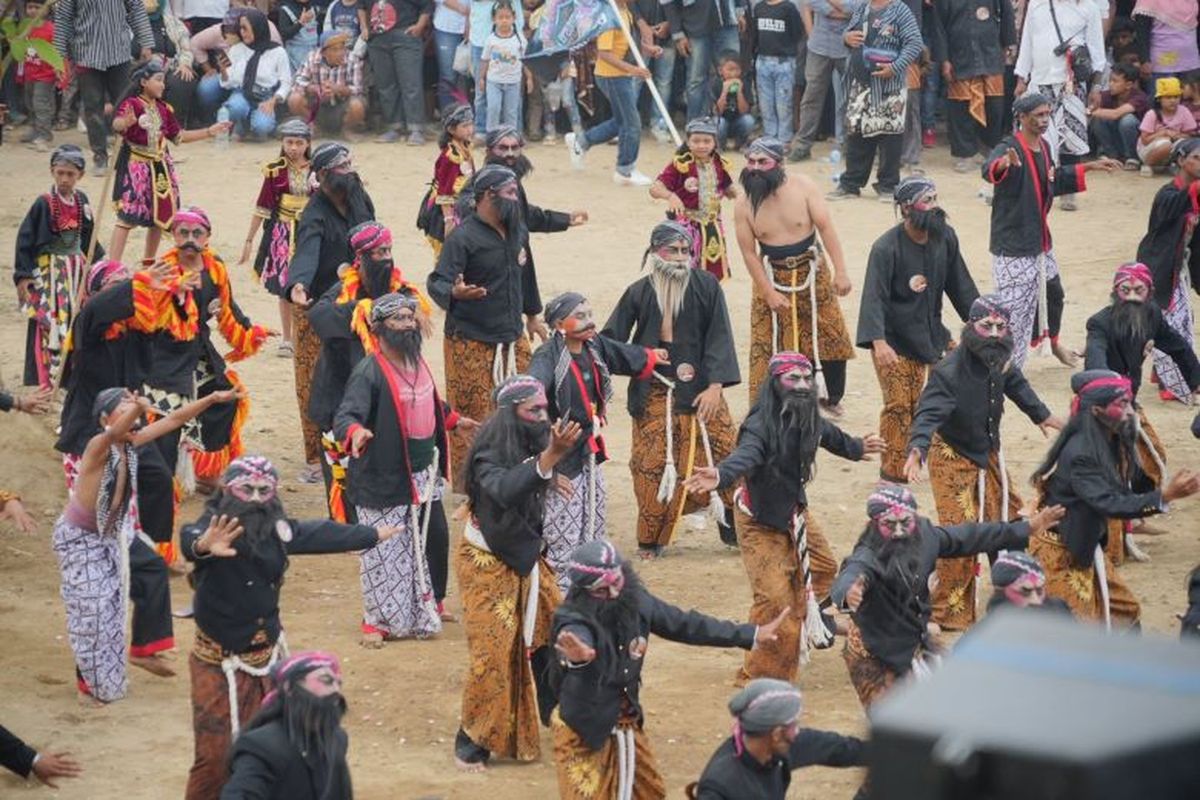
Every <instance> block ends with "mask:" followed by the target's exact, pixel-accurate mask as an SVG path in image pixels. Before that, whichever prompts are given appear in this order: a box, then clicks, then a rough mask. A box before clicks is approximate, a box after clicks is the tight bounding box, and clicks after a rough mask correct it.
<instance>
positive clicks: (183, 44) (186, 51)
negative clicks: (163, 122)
mask: <svg viewBox="0 0 1200 800" xmlns="http://www.w3.org/2000/svg"><path fill="white" fill-rule="evenodd" d="M144 2H145V4H146V18H147V19H149V20H150V32H151V33H152V34H153V35H154V48H153V49H154V54H155V55H157V56H159V57H161V58H162V60H163V61H165V62H166V64H167V90H166V91H165V92H164V93H163V100H166V101H167V102H168V103H170V104H171V108H172V109H174V111H175V116H176V117H178V118H179V120H180V121H181V122H182V123H183V124H184V125H185V126H186V125H187V123H188V117H189V116H191V112H192V99H193V98H194V97H195V96H196V72H195V69H194V68H193V62H192V41H191V34H189V33H188V29H187V27H186V26H185V25H184V24H183V23H182V22H181V21H180V20H179V18H178V17H176V16H175V14H174V12H172V11H171V7H170V6H169V5H167V3H166V0H144ZM132 47H134V48H136V47H137V45H136V44H135V45H132ZM131 55H133V56H136V55H137V52H136V50H135V51H134V52H133V53H131Z"/></svg>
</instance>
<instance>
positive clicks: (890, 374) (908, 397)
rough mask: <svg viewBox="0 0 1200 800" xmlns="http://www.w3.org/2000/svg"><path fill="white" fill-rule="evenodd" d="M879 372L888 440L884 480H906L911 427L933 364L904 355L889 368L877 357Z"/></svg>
mask: <svg viewBox="0 0 1200 800" xmlns="http://www.w3.org/2000/svg"><path fill="white" fill-rule="evenodd" d="M871 360H872V362H874V364H875V375H876V377H878V378H879V389H880V391H881V392H882V393H883V410H882V411H880V412H879V435H880V436H882V437H883V441H884V442H886V443H887V450H885V451H884V452H883V457H882V463H881V464H880V467H879V472H880V477H882V478H883V479H884V480H889V481H898V482H900V483H905V482H906V479H905V477H904V462H905V461H907V460H908V429H909V427H910V426H911V425H912V420H913V414H915V413H916V411H917V403H918V402H920V400H921V391H922V390H923V389H924V388H925V381H926V380H928V378H929V365H928V364H922V363H921V362H919V361H913V360H912V359H911V358H905V357H904V356H902V355H897V356H896V363H895V364H893V365H891V366H889V367H882V366H880V364H879V362H878V361H877V360H875V359H874V358H872V359H871Z"/></svg>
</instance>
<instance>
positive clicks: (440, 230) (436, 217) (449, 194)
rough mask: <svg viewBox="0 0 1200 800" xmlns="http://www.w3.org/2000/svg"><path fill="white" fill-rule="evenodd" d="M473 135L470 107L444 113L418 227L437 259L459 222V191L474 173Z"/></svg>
mask: <svg viewBox="0 0 1200 800" xmlns="http://www.w3.org/2000/svg"><path fill="white" fill-rule="evenodd" d="M474 135H475V118H474V116H472V114H471V107H470V106H465V105H464V106H455V107H454V108H451V109H450V110H448V111H447V112H446V113H445V115H443V117H442V134H441V136H439V137H438V147H440V148H441V152H440V153H438V157H437V161H435V162H434V164H433V180H432V181H430V182H429V191H427V192H426V193H425V197H424V198H423V199H422V200H421V209H420V211H418V212H417V229H418V230H421V231H424V232H425V238H426V239H428V240H429V246H430V247H432V248H433V256H434V258H435V259H436V258H437V257H438V255H439V254H440V253H441V252H442V242H444V241H446V237H447V236H449V235H450V231H452V230H454V227H455V226H456V225H457V224H458V217H457V216H456V214H455V211H454V203H455V202H456V201H457V200H458V193H459V192H460V191H462V187H463V185H464V184H465V183H466V182H467V180H468V179H469V178H470V177H471V176H472V175H474V174H475V157H474V156H473V155H471V139H472V137H474Z"/></svg>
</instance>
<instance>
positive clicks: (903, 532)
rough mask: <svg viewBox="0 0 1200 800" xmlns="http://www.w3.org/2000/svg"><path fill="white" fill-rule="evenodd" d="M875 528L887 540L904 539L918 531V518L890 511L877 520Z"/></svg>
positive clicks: (905, 513) (902, 512) (901, 512)
mask: <svg viewBox="0 0 1200 800" xmlns="http://www.w3.org/2000/svg"><path fill="white" fill-rule="evenodd" d="M875 527H876V528H877V529H878V530H879V535H880V536H882V537H883V538H885V539H892V538H896V539H903V538H904V537H905V536H909V535H911V534H912V532H913V531H914V530H916V527H917V518H916V517H915V516H913V515H912V514H909V513H907V512H904V511H888V512H887V513H885V514H884V515H883V516H881V517H877V518H876V520H875Z"/></svg>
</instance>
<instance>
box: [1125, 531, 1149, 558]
mask: <svg viewBox="0 0 1200 800" xmlns="http://www.w3.org/2000/svg"><path fill="white" fill-rule="evenodd" d="M1125 555H1127V556H1129V557H1130V558H1131V559H1133V560H1134V561H1137V562H1138V563H1140V564H1145V563H1147V562H1149V561H1150V554H1149V553H1147V552H1146V551H1145V550H1143V549H1142V548H1140V547H1138V546H1137V542H1135V541H1134V540H1133V534H1132V533H1127V534H1125Z"/></svg>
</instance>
